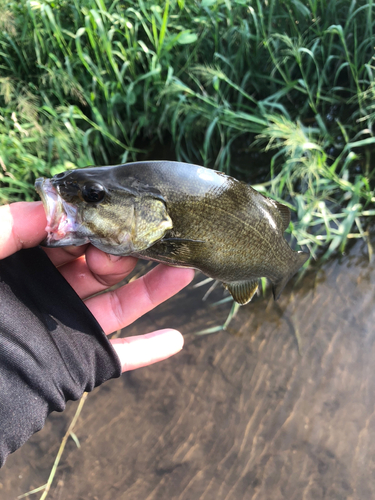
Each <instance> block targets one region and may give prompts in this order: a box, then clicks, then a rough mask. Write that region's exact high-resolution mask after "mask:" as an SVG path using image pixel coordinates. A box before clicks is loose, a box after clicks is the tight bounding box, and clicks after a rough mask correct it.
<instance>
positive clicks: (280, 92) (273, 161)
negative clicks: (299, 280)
mask: <svg viewBox="0 0 375 500" xmlns="http://www.w3.org/2000/svg"><path fill="white" fill-rule="evenodd" d="M0 20H1V21H0V182H1V184H0V202H2V203H5V202H7V201H14V200H17V199H27V200H31V199H33V198H34V197H35V193H34V190H33V181H34V179H35V178H36V177H37V176H40V175H47V176H48V175H53V174H55V173H57V172H60V171H63V170H65V169H67V168H77V167H81V166H84V165H88V164H110V163H118V162H125V161H132V160H136V159H137V158H139V157H140V154H141V153H142V147H143V145H144V144H145V143H147V144H148V145H149V144H155V143H156V142H157V141H160V140H163V139H164V138H166V137H168V136H172V139H173V144H174V147H175V151H176V154H177V156H178V158H180V159H181V160H185V161H192V162H196V163H200V164H204V165H206V166H210V167H214V168H216V169H219V170H222V171H224V172H226V173H228V174H231V175H234V176H236V177H239V178H242V179H244V180H246V181H251V182H252V183H253V184H254V183H255V184H256V188H257V189H259V190H261V191H262V192H264V194H266V195H268V196H271V197H273V198H275V199H278V200H283V201H284V202H285V203H287V204H288V206H289V207H290V208H291V210H292V212H293V217H292V223H291V225H290V227H289V233H290V237H291V239H292V245H293V246H294V247H298V246H303V245H306V246H308V247H309V249H310V251H311V253H312V255H313V256H319V255H324V256H325V257H328V256H329V255H331V254H332V253H334V252H336V251H338V250H339V251H343V249H344V247H345V244H346V242H347V240H348V239H350V238H357V237H363V238H365V239H366V238H367V239H368V234H367V220H368V217H370V216H373V215H375V210H374V201H375V198H374V191H373V189H374V168H373V167H372V162H373V158H372V149H373V144H374V142H375V138H374V130H373V128H374V127H373V124H374V120H375V104H374V102H375V84H374V70H375V66H374V61H373V55H374V47H373V40H374V30H375V28H374V23H375V20H374V4H373V2H372V1H371V0H358V1H355V0H353V1H349V0H341V1H340V0H339V1H334V0H319V1H318V0H308V1H307V2H305V3H303V2H301V1H299V0H285V1H283V2H278V1H276V0H268V1H267V2H266V1H261V0H257V1H252V2H250V3H249V2H245V1H242V0H236V1H233V0H232V1H229V0H223V1H220V0H218V1H214V0H202V1H200V2H187V1H184V0H178V1H176V0H173V1H172V0H169V1H167V2H164V1H163V2H161V1H160V0H155V1H151V0H137V1H132V2H130V1H127V0H124V1H122V2H119V1H116V0H114V1H110V2H109V1H104V0H83V1H82V2H77V1H76V0H56V1H55V0H49V1H47V0H44V1H39V0H28V1H25V0H21V2H17V3H12V2H6V1H4V0H0ZM369 248H370V247H369ZM370 250H371V248H370Z"/></svg>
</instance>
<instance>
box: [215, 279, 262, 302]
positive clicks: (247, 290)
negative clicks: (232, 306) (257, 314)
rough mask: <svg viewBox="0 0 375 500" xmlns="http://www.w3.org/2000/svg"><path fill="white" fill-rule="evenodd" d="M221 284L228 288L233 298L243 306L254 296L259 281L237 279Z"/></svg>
mask: <svg viewBox="0 0 375 500" xmlns="http://www.w3.org/2000/svg"><path fill="white" fill-rule="evenodd" d="M223 285H224V286H225V288H226V289H227V290H229V292H230V294H231V295H232V297H233V298H234V300H235V301H236V302H238V303H239V304H241V306H243V305H245V304H247V303H248V302H250V300H251V299H252V298H253V297H254V294H255V292H256V291H257V290H258V285H259V282H258V280H252V281H237V282H236V283H223Z"/></svg>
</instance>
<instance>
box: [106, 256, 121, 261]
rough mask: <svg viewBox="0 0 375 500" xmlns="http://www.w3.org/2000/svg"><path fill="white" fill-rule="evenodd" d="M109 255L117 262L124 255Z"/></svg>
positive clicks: (110, 258)
mask: <svg viewBox="0 0 375 500" xmlns="http://www.w3.org/2000/svg"><path fill="white" fill-rule="evenodd" d="M107 255H108V258H109V260H110V261H111V262H117V261H118V260H120V259H122V255H111V254H107Z"/></svg>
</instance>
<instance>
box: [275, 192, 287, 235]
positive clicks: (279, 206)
mask: <svg viewBox="0 0 375 500" xmlns="http://www.w3.org/2000/svg"><path fill="white" fill-rule="evenodd" d="M273 202H274V203H275V205H276V207H277V209H278V211H279V214H280V215H281V219H282V221H283V231H285V230H286V229H288V226H289V223H290V210H289V208H288V207H287V206H285V205H282V204H281V203H279V202H278V201H276V200H273Z"/></svg>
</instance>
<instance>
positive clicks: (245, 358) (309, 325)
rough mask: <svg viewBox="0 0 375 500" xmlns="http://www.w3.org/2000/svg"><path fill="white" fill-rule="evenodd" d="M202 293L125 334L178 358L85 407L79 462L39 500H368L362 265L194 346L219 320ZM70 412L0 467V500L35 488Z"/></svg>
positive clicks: (53, 419)
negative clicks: (159, 333)
mask: <svg viewBox="0 0 375 500" xmlns="http://www.w3.org/2000/svg"><path fill="white" fill-rule="evenodd" d="M200 279H201V278H200ZM203 293H204V291H203V290H202V288H198V289H193V288H192V287H191V286H190V287H189V288H187V289H186V290H185V291H183V292H182V293H180V294H179V295H178V296H177V297H176V298H174V299H172V300H170V301H168V302H167V303H165V304H164V305H162V306H161V307H159V308H157V309H156V310H155V311H153V312H151V313H149V314H147V315H146V316H145V317H143V318H142V319H141V320H139V321H138V322H137V323H135V324H134V325H133V326H131V327H130V328H128V329H127V330H126V334H127V335H134V334H137V333H141V332H147V331H152V330H154V329H158V328H163V327H166V326H170V327H176V328H180V329H181V331H182V332H183V333H184V335H185V348H184V350H183V351H182V352H181V353H180V354H178V355H177V356H175V357H174V358H171V359H169V360H167V361H165V362H162V363H160V364H157V365H154V366H151V367H147V368H143V369H140V370H137V371H134V372H131V373H128V374H125V375H123V376H122V377H121V378H120V379H117V380H113V381H110V382H108V383H106V384H105V385H103V386H102V387H100V388H98V389H96V390H95V391H94V392H93V393H91V394H90V395H89V397H88V399H87V401H86V403H85V406H84V407H83V410H82V414H81V417H80V419H79V422H78V424H77V427H76V428H75V433H76V435H77V437H78V438H79V441H80V443H81V448H80V449H77V447H76V445H75V444H74V442H73V441H72V440H69V442H68V445H67V448H66V450H65V453H64V455H63V458H62V460H61V462H60V466H59V468H58V471H57V475H56V479H55V482H54V485H53V488H52V490H51V493H50V495H49V497H48V498H50V499H60V500H81V499H82V500H159V499H160V500H162V499H163V500H198V499H200V500H242V499H249V500H250V499H251V500H255V499H256V500H268V499H273V500H279V499H280V500H281V499H288V500H294V499H295V500H301V499H303V500H313V499H319V500H320V499H332V500H344V499H353V500H354V499H360V500H367V499H373V498H375V413H374V409H375V345H374V344H375V307H374V297H375V264H374V263H373V264H369V263H368V258H367V254H366V249H365V246H364V245H363V244H362V243H360V242H359V243H357V244H356V245H355V246H354V247H353V249H352V250H351V251H350V252H349V254H348V255H346V256H344V257H343V258H342V259H341V260H336V261H333V262H330V263H328V264H326V265H325V266H324V267H323V268H322V269H320V270H319V271H316V272H314V273H311V274H309V275H307V276H305V277H304V279H303V280H302V281H301V282H300V283H298V284H297V285H295V286H294V288H293V289H291V288H289V289H288V290H286V291H284V293H283V295H282V297H281V299H280V301H279V302H277V303H275V302H274V301H273V299H272V298H271V296H270V297H266V298H264V299H258V300H257V301H256V302H254V303H252V304H250V305H247V306H245V307H243V308H241V309H240V311H239V314H238V315H237V317H236V318H235V319H234V320H233V321H232V323H231V324H230V329H229V331H221V332H219V333H215V334H212V335H207V336H204V337H196V336H194V332H196V331H197V330H200V329H202V328H207V327H210V326H214V325H217V324H220V323H222V322H223V321H224V319H225V317H226V315H227V314H228V311H229V308H230V305H229V304H224V305H222V306H217V307H214V308H210V307H207V304H205V303H202V301H201V297H202V295H203ZM214 294H215V295H214V296H213V297H211V298H210V301H211V302H212V301H213V300H215V299H218V298H220V297H221V294H222V292H221V291H220V290H216V291H215V292H214ZM297 336H298V338H299V339H300V341H299V347H300V352H299V348H298V343H297V340H296V339H297ZM76 407H77V403H72V404H69V405H68V408H67V410H66V411H65V412H64V413H62V414H57V413H55V414H53V415H51V416H50V417H49V419H48V421H47V424H46V426H45V428H44V429H43V430H42V431H41V432H39V433H38V434H36V435H34V436H33V437H32V439H30V441H29V442H28V443H27V444H26V445H24V446H23V447H22V448H21V449H20V450H18V451H17V452H16V453H14V454H13V455H12V456H10V457H9V459H8V461H7V463H6V465H5V467H4V468H3V469H2V470H1V471H0V498H1V499H4V500H11V499H15V498H16V497H17V495H20V494H22V493H24V492H26V491H29V490H31V489H32V488H35V487H38V486H40V485H42V484H44V483H45V482H46V480H47V477H48V475H49V471H50V469H51V467H52V464H53V460H54V457H55V455H56V453H57V450H58V448H59V445H60V441H61V438H62V436H63V434H64V432H65V430H66V428H67V426H68V424H69V422H70V420H71V418H72V416H73V414H74V412H75V409H76ZM39 496H40V495H35V496H34V495H33V496H31V497H30V498H39Z"/></svg>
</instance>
